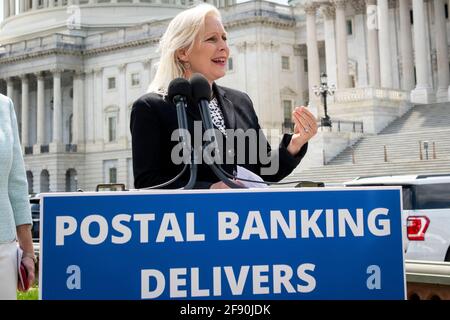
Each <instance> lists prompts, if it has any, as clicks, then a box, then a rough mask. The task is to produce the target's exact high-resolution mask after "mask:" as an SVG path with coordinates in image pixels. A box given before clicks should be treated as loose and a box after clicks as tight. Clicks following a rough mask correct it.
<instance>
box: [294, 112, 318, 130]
mask: <svg viewBox="0 0 450 320" xmlns="http://www.w3.org/2000/svg"><path fill="white" fill-rule="evenodd" d="M293 114H294V116H295V118H296V119H298V120H299V122H300V123H301V125H302V126H303V127H304V129H306V130H307V131H309V130H312V131H314V132H316V131H317V122H316V119H315V117H314V115H313V114H312V113H311V112H310V111H309V110H308V109H307V108H305V107H296V108H295V109H294V112H293Z"/></svg>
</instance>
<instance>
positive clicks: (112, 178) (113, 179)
mask: <svg viewBox="0 0 450 320" xmlns="http://www.w3.org/2000/svg"><path fill="white" fill-rule="evenodd" d="M109 183H117V168H109Z"/></svg>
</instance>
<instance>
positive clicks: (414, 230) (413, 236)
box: [407, 216, 430, 241]
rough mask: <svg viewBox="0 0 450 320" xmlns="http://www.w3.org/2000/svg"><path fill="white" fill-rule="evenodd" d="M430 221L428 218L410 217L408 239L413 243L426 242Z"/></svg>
mask: <svg viewBox="0 0 450 320" xmlns="http://www.w3.org/2000/svg"><path fill="white" fill-rule="evenodd" d="M429 224H430V219H428V217H426V216H410V217H408V219H407V234H408V239H409V240H412V241H424V240H425V232H427V229H428V226H429Z"/></svg>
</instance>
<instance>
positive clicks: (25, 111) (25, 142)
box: [20, 74, 30, 148]
mask: <svg viewBox="0 0 450 320" xmlns="http://www.w3.org/2000/svg"><path fill="white" fill-rule="evenodd" d="M20 80H21V81H22V128H21V130H22V148H25V147H28V146H29V143H30V142H29V138H28V126H29V123H28V122H29V120H28V119H29V112H30V110H29V101H30V100H29V83H28V76H27V75H26V74H24V75H22V76H20Z"/></svg>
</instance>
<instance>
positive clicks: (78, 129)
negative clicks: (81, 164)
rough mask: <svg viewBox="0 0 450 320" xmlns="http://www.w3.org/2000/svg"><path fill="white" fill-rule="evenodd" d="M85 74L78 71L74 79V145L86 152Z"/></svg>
mask: <svg viewBox="0 0 450 320" xmlns="http://www.w3.org/2000/svg"><path fill="white" fill-rule="evenodd" d="M84 77H85V75H84V73H83V72H82V71H76V72H75V75H74V78H73V125H72V128H73V142H72V143H73V144H76V145H77V151H78V152H80V151H81V152H83V151H84V125H85V123H84V105H85V104H84Z"/></svg>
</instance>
